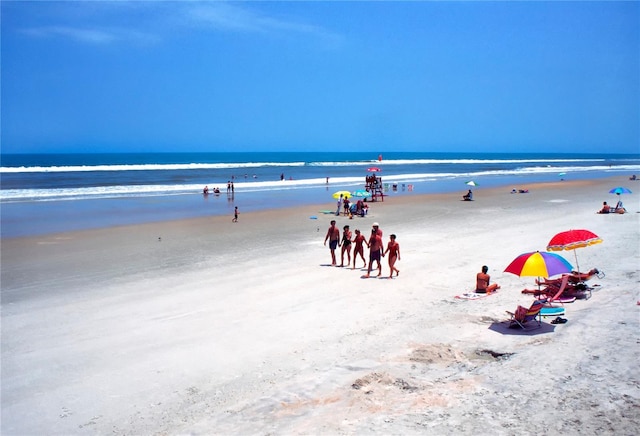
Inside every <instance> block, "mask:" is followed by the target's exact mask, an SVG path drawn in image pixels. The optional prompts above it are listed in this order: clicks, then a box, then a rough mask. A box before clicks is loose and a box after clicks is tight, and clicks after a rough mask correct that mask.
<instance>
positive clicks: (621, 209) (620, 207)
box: [610, 200, 627, 213]
mask: <svg viewBox="0 0 640 436" xmlns="http://www.w3.org/2000/svg"><path fill="white" fill-rule="evenodd" d="M626 211H627V209H625V208H624V206H623V205H622V200H618V203H616V207H614V208H613V210H611V211H610V212H613V213H625V212H626Z"/></svg>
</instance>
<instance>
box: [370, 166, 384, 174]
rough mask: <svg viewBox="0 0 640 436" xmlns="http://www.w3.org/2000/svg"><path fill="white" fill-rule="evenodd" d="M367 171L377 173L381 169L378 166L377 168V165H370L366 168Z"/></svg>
mask: <svg viewBox="0 0 640 436" xmlns="http://www.w3.org/2000/svg"><path fill="white" fill-rule="evenodd" d="M367 171H369V172H370V173H377V172H380V171H382V170H381V169H380V168H378V167H370V168H367Z"/></svg>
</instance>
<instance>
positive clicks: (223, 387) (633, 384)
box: [0, 177, 640, 435]
mask: <svg viewBox="0 0 640 436" xmlns="http://www.w3.org/2000/svg"><path fill="white" fill-rule="evenodd" d="M636 184H637V186H636ZM615 186H629V187H630V188H631V189H632V190H633V191H634V193H633V194H630V195H625V196H623V198H622V199H623V200H624V202H625V207H626V208H627V211H628V213H626V214H624V215H617V214H615V215H614V214H612V215H598V214H596V213H595V212H596V211H597V210H598V209H599V208H600V207H601V205H602V202H603V201H608V202H609V203H613V204H615V202H616V200H617V198H616V196H615V195H611V194H608V193H607V192H608V191H609V189H611V188H612V187H615ZM511 188H513V187H511V186H510V187H504V188H499V189H482V188H481V187H480V188H477V189H475V196H474V201H473V202H464V201H461V199H462V194H463V193H464V192H463V190H461V192H460V195H451V194H447V195H414V196H402V197H395V198H389V199H388V200H387V201H385V202H383V203H379V202H378V203H372V205H371V208H370V214H369V216H367V217H365V218H354V219H352V220H350V219H348V217H344V216H340V217H335V216H332V215H326V214H322V213H320V211H322V210H326V209H332V208H333V204H332V203H327V204H322V205H317V206H305V207H300V208H291V209H282V210H272V211H266V212H255V213H242V210H241V211H240V212H241V213H240V216H239V222H238V223H232V222H231V218H232V216H224V217H209V218H198V219H193V220H182V221H172V222H165V223H154V224H145V225H136V226H125V227H114V228H106V229H100V230H91V231H81V232H72V233H64V234H53V235H47V236H42V237H32V238H15V239H6V240H3V241H2V267H1V268H2V275H1V280H2V282H1V284H2V424H1V429H0V430H1V433H2V434H3V435H34V434H60V435H61V434H65V435H69V434H78V435H84V434H115V435H165V434H166V435H173V434H203V435H204V434H220V435H230V434H242V435H244V434H247V435H248V434H255V435H266V434H288V435H290V434H296V435H297V434H328V435H329V434H331V435H333V434H385V435H387V434H394V435H396V434H397V435H406V434H434V435H478V434H493V435H496V434H497V435H523V434H536V435H544V434H558V433H562V434H568V435H573V434H576V435H592V434H616V435H633V434H636V433H637V429H638V427H639V426H640V370H639V369H638V362H639V361H640V352H639V350H640V348H639V346H640V335H639V331H640V330H639V329H638V328H639V327H640V326H639V323H640V305H638V304H637V302H638V301H639V300H640V286H639V284H640V277H639V275H638V265H640V225H639V218H640V213H639V212H640V196H639V195H638V191H639V188H640V182H630V181H629V180H628V178H627V177H613V178H609V179H598V180H592V181H580V182H570V181H564V182H557V183H548V184H539V185H532V186H527V188H528V189H529V192H528V193H526V194H511V193H510V191H511ZM634 188H635V189H634ZM312 217H315V219H313V218H312ZM334 218H335V219H337V221H338V227H339V228H340V229H341V230H342V227H343V226H344V225H345V224H349V225H350V226H351V229H352V230H354V229H356V228H359V229H361V230H362V231H363V233H364V234H365V235H368V234H369V232H370V229H371V224H372V223H373V222H374V221H377V222H379V223H380V227H381V229H382V230H383V232H384V236H383V240H384V243H385V246H386V244H387V242H388V238H389V235H390V234H391V233H395V234H396V235H397V241H398V242H399V244H400V247H401V260H400V261H399V262H398V263H397V267H398V268H399V269H400V271H401V273H400V275H399V277H397V278H396V277H394V278H393V279H388V278H386V277H387V276H388V273H389V268H388V266H387V263H386V262H387V261H386V258H385V259H383V271H382V272H383V276H382V278H369V279H365V278H362V276H363V274H365V273H366V271H365V270H363V269H361V268H357V269H356V270H352V269H350V268H336V267H332V266H331V265H330V263H331V262H330V254H329V249H328V247H326V246H324V245H323V240H324V236H325V233H326V231H327V228H328V226H329V221H330V220H331V219H334ZM569 229H589V230H591V231H593V232H594V233H596V234H597V235H599V236H600V237H601V238H602V240H603V243H601V244H597V245H593V246H591V247H587V248H581V249H579V250H578V251H577V256H578V261H579V265H580V269H581V270H582V271H586V270H588V269H590V268H598V269H599V270H600V271H603V272H604V273H605V274H606V276H605V277H604V278H602V279H598V278H595V279H593V280H591V281H590V284H591V285H592V286H593V285H597V286H594V291H593V295H592V297H591V298H590V299H588V300H579V301H576V302H574V303H571V304H567V305H566V306H565V308H566V315H565V316H564V318H566V319H567V320H568V322H567V323H566V324H556V325H554V324H551V323H550V322H551V319H545V320H544V324H543V326H542V327H541V328H539V329H536V330H532V331H526V332H523V331H521V330H517V329H508V328H507V323H505V321H507V320H508V315H507V314H506V313H505V311H507V310H509V311H513V310H515V309H516V307H517V306H518V305H519V304H521V305H526V306H529V305H530V304H531V303H532V301H533V297H532V296H531V295H523V294H522V293H521V291H522V289H523V288H525V287H526V288H533V287H534V278H533V277H517V276H515V275H513V274H509V273H505V272H503V271H504V269H505V268H506V266H507V265H508V264H509V263H510V262H511V261H512V260H513V259H514V258H515V257H516V256H517V255H519V254H521V253H524V252H529V251H536V250H540V251H542V250H545V248H546V245H547V243H548V242H549V240H550V239H551V237H553V236H554V235H555V234H556V233H558V232H561V231H564V230H569ZM561 254H562V255H563V256H564V257H565V258H566V259H567V260H568V261H569V262H571V264H572V265H574V267H575V258H574V253H573V252H562V253H561ZM482 265H488V266H489V274H490V275H491V277H492V280H493V281H495V282H497V283H499V284H500V286H501V289H500V290H499V291H498V292H497V293H496V294H494V295H491V296H488V297H486V298H482V299H478V300H460V299H456V298H454V297H455V296H456V295H458V294H462V293H465V292H472V291H473V289H474V287H475V276H476V274H477V273H478V272H479V271H480V268H481V266H482ZM360 266H361V263H360V262H359V263H358V267H360Z"/></svg>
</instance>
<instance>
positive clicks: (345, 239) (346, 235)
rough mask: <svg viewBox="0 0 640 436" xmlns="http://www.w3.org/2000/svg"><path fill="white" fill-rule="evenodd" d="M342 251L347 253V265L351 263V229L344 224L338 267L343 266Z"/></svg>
mask: <svg viewBox="0 0 640 436" xmlns="http://www.w3.org/2000/svg"><path fill="white" fill-rule="evenodd" d="M344 253H347V266H349V265H350V264H351V230H349V226H344V228H343V231H342V251H341V252H340V267H343V266H344Z"/></svg>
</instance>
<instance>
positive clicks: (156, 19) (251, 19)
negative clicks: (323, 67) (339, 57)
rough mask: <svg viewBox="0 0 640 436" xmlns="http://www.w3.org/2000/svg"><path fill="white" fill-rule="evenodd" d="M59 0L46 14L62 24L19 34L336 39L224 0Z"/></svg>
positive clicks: (108, 38) (143, 39) (85, 38)
mask: <svg viewBox="0 0 640 436" xmlns="http://www.w3.org/2000/svg"><path fill="white" fill-rule="evenodd" d="M72 3H74V2H72ZM62 5H63V6H61V7H58V8H56V9H55V13H52V17H56V18H57V21H61V22H65V23H64V24H53V25H49V26H40V27H35V26H34V27H30V28H27V29H23V33H25V34H27V35H30V36H33V37H40V38H51V37H58V38H67V39H72V40H75V41H77V42H81V43H87V44H112V43H118V42H120V43H121V42H134V43H142V44H149V43H154V42H157V41H159V40H161V39H167V38H169V37H170V35H171V32H173V31H175V30H179V29H199V30H201V31H202V30H208V31H226V32H241V33H261V34H270V35H274V36H286V35H295V36H296V37H300V36H305V35H306V36H309V37H312V38H316V39H318V40H320V41H324V42H329V43H332V44H335V43H338V42H340V41H341V39H342V38H341V37H340V36H339V35H337V34H336V33H334V32H332V31H330V30H328V29H326V28H324V27H321V26H317V25H313V24H308V23H305V22H302V21H299V20H296V19H290V18H288V17H286V18H285V17H275V16H272V15H268V14H265V13H264V12H262V11H260V10H259V9H258V8H255V7H254V8H250V7H246V6H244V5H243V6H238V5H236V4H231V3H229V2H218V1H204V2H203V1H183V2H152V1H140V2H129V1H115V2H106V3H103V2H85V3H82V4H81V6H82V9H81V10H80V11H77V10H72V9H71V8H70V7H67V4H66V3H63V4H62ZM73 6H74V7H76V8H77V7H78V6H79V5H78V4H75V3H74V4H73ZM78 18H80V19H82V21H83V23H82V24H78V23H77V19H78ZM105 19H106V20H107V21H108V22H110V23H111V24H112V25H111V26H110V25H105V23H104V22H102V21H103V20H105ZM118 22H131V23H135V24H134V26H135V28H134V27H127V28H124V27H121V26H118V25H117V24H116V23H118ZM113 24H116V25H115V26H113Z"/></svg>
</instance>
